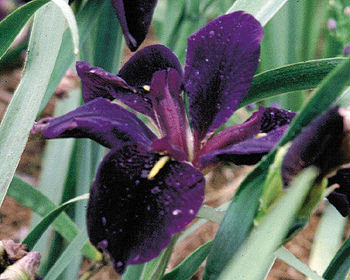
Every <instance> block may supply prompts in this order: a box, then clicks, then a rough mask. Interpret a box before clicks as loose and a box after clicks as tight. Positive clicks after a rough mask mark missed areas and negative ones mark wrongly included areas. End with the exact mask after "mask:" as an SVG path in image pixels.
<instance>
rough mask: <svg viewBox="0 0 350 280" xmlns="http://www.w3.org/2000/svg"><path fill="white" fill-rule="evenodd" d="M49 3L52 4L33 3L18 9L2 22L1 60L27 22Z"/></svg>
mask: <svg viewBox="0 0 350 280" xmlns="http://www.w3.org/2000/svg"><path fill="white" fill-rule="evenodd" d="M48 2H50V0H36V1H32V2H30V3H28V4H26V5H24V6H22V7H20V8H18V9H17V10H15V11H14V12H12V13H11V14H9V15H8V16H7V17H6V18H5V19H4V20H2V21H1V22H0V59H1V58H2V56H3V55H4V54H5V52H6V51H7V49H8V48H9V47H10V45H11V43H12V42H13V40H14V39H15V38H16V36H17V35H18V34H19V32H20V31H21V30H22V28H23V26H24V25H25V24H26V22H27V21H28V20H29V19H30V18H31V17H32V16H33V15H34V13H35V12H36V11H37V10H38V9H39V8H40V7H41V6H43V5H45V4H46V3H48Z"/></svg>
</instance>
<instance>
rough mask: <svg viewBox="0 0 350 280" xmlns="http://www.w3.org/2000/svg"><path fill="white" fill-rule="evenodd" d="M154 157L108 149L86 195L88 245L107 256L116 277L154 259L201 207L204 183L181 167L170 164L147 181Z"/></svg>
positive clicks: (184, 165)
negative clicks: (100, 250) (130, 266)
mask: <svg viewBox="0 0 350 280" xmlns="http://www.w3.org/2000/svg"><path fill="white" fill-rule="evenodd" d="M160 157H161V156H160V155H157V154H153V153H148V152H144V151H142V150H140V149H138V148H137V147H136V145H135V146H131V145H126V146H124V147H123V148H122V149H119V150H118V149H112V150H111V151H110V153H109V154H107V156H106V157H105V158H104V160H103V162H102V163H101V164H100V167H99V170H98V173H97V177H96V180H95V182H94V184H93V187H92V189H91V191H90V199H89V203H88V209H87V225H88V232H89V237H90V240H91V242H92V244H94V245H95V246H97V247H99V248H101V249H102V250H104V251H106V252H107V253H108V254H109V255H110V256H111V259H112V261H113V263H114V267H115V269H116V271H117V272H119V273H123V272H124V270H125V268H126V266H127V265H129V264H140V263H144V262H146V261H149V260H151V259H153V258H155V257H156V256H157V255H158V254H159V253H160V252H161V250H162V249H164V248H165V247H166V246H167V245H168V244H169V242H170V240H171V237H172V235H173V234H175V233H177V232H179V231H181V230H182V229H184V227H185V226H186V225H187V224H188V223H189V222H190V221H191V220H192V219H193V218H194V217H195V215H196V213H197V211H198V210H199V208H200V206H201V203H202V201H203V196H204V177H203V175H202V174H201V173H200V172H199V171H198V170H197V169H195V168H193V167H192V166H191V165H189V164H187V163H179V162H176V161H171V160H170V161H168V162H167V163H166V164H165V165H164V166H163V167H162V168H161V169H160V170H159V172H158V173H157V174H156V175H155V177H153V178H151V179H148V178H147V177H148V176H149V173H150V170H151V169H152V168H153V167H154V165H155V164H156V162H158V160H159V159H160Z"/></svg>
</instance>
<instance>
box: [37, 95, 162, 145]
mask: <svg viewBox="0 0 350 280" xmlns="http://www.w3.org/2000/svg"><path fill="white" fill-rule="evenodd" d="M33 132H34V133H37V132H41V133H42V134H43V136H44V137H46V138H66V137H75V138H85V137H86V138H91V139H93V140H95V141H96V142H98V143H100V144H102V145H104V146H106V147H108V148H111V147H115V146H120V145H122V144H123V143H129V142H130V143H139V144H142V145H144V146H146V147H147V146H150V145H151V144H152V141H153V140H155V138H156V136H155V135H154V134H153V133H152V132H151V131H150V130H149V129H148V128H147V126H146V125H145V124H144V123H143V122H142V121H141V120H140V119H138V118H137V117H136V115H135V114H133V113H131V112H129V111H127V110H125V109H124V108H122V107H120V106H119V105H117V104H114V103H111V102H110V101H109V100H108V99H105V98H102V97H100V98H97V99H95V100H93V101H90V102H88V103H86V104H84V105H82V106H80V107H79V108H77V109H75V110H74V111H72V112H69V113H68V114H65V115H63V116H60V117H58V118H46V119H42V120H40V121H39V122H38V123H36V124H35V126H34V128H33Z"/></svg>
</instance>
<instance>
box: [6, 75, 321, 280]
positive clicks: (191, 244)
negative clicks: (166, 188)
mask: <svg viewBox="0 0 350 280" xmlns="http://www.w3.org/2000/svg"><path fill="white" fill-rule="evenodd" d="M19 77H20V70H18V69H16V70H11V71H10V72H7V73H5V74H4V73H3V74H2V75H0V118H1V117H2V115H3V113H4V110H5V108H6V105H7V104H8V102H9V100H10V99H11V96H12V93H13V91H14V89H15V87H16V84H17V82H18V80H19ZM53 104H54V101H52V102H51V103H50V105H49V107H48V108H47V109H46V111H45V114H50V112H52V108H53V106H54V105H53ZM43 147H44V143H43V142H39V141H35V142H29V143H28V145H27V147H26V150H25V152H24V154H23V157H22V159H21V162H20V164H19V167H18V174H20V175H21V176H24V177H25V178H26V179H28V180H30V181H31V182H32V183H33V184H35V183H36V182H37V179H38V177H39V175H40V160H41V153H42V151H43ZM250 169H251V167H244V168H238V167H233V168H227V167H219V168H217V169H216V170H215V171H214V172H213V173H212V175H210V176H208V178H207V179H208V182H209V184H208V187H207V189H206V204H208V205H210V206H218V205H221V204H222V203H224V202H226V201H228V200H230V198H231V197H232V195H233V193H234V191H235V189H236V187H237V186H238V185H239V183H240V182H241V180H242V179H243V178H244V176H245V174H247V172H249V170H250ZM321 215H322V207H320V208H319V210H317V211H316V212H315V214H314V215H313V216H312V218H311V220H310V222H309V224H308V226H307V227H306V228H305V229H304V230H303V231H301V232H300V233H299V234H298V235H297V236H296V237H295V238H294V239H293V240H292V241H290V242H289V243H288V244H287V245H286V246H287V248H288V249H289V250H290V251H291V252H292V253H293V254H295V255H296V256H297V257H298V258H299V259H301V260H302V261H303V262H305V263H307V262H308V257H309V253H310V248H311V245H312V241H313V237H314V233H315V229H316V228H317V224H318V222H319V219H320V217H321ZM30 218H31V212H30V211H29V210H28V209H26V208H25V207H23V206H21V205H19V204H18V203H17V202H16V201H15V200H13V199H12V198H9V197H7V198H6V199H5V202H4V204H3V205H2V207H1V209H0V239H3V238H11V239H13V240H15V241H20V240H22V239H23V238H24V237H25V236H26V234H27V233H28V226H29V223H30ZM217 228H218V226H217V225H215V224H213V223H211V222H208V223H206V224H204V225H203V226H202V227H200V228H199V229H198V230H196V231H195V232H194V233H192V234H190V235H189V236H188V237H187V238H186V239H184V240H183V241H181V242H180V243H179V244H178V245H177V246H176V248H175V250H174V253H173V255H172V257H171V261H170V264H169V267H168V270H171V269H172V268H174V267H175V266H176V265H177V264H179V263H180V262H181V261H182V260H183V259H184V258H185V257H186V256H187V255H188V254H189V253H190V252H192V251H193V250H194V249H196V248H197V247H198V246H200V245H201V244H203V243H205V242H206V241H209V240H211V239H212V238H213V237H214V236H215V232H216V230H217ZM89 265H91V264H90V263H89V262H88V261H85V263H84V266H83V270H85V269H87V268H88V267H89ZM202 272H203V266H202V267H201V269H200V271H199V272H198V273H197V274H196V275H195V276H194V277H193V278H192V279H201V275H202ZM92 279H94V280H98V279H100V280H102V279H104V280H108V279H119V276H118V275H117V274H116V273H115V272H114V271H113V269H112V268H111V267H105V268H103V269H101V270H100V271H99V272H98V273H97V274H96V275H95V276H94V277H93V278H92ZM267 279H268V280H301V279H305V277H304V276H303V275H302V274H300V273H298V272H297V271H296V270H295V269H293V268H291V267H289V266H288V265H286V264H285V263H283V262H282V261H280V260H277V261H276V263H275V264H274V266H273V268H272V270H271V272H270V274H269V276H268V278H267Z"/></svg>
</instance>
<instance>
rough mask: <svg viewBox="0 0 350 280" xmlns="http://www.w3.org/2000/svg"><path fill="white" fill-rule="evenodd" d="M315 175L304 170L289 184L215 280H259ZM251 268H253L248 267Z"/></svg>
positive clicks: (311, 169) (309, 170)
mask: <svg viewBox="0 0 350 280" xmlns="http://www.w3.org/2000/svg"><path fill="white" fill-rule="evenodd" d="M317 174H318V172H317V171H316V169H315V168H312V167H310V168H308V169H306V170H304V171H302V172H301V173H300V175H298V176H297V178H295V180H293V182H292V183H291V187H290V188H289V189H288V191H287V193H286V194H285V195H284V196H283V197H282V199H281V200H280V201H279V202H278V203H277V204H276V206H275V208H273V209H272V210H271V212H269V213H268V214H267V215H266V217H265V219H264V220H263V221H262V223H261V224H260V225H259V226H258V227H257V228H256V229H255V230H254V231H252V232H251V234H250V235H249V237H248V239H247V241H246V242H245V244H244V245H243V246H242V247H241V248H240V250H239V251H238V252H237V254H235V257H233V258H232V259H231V260H230V261H229V262H228V264H227V266H226V267H225V269H224V271H223V272H222V273H221V274H220V277H219V279H220V280H225V279H232V278H233V277H234V279H242V280H243V279H263V278H264V276H265V274H266V271H267V270H268V268H269V266H270V264H271V263H270V259H271V257H273V254H274V252H275V251H276V249H277V248H278V247H279V245H280V244H281V242H282V241H283V239H284V238H285V236H286V234H287V233H288V230H289V226H290V225H291V224H292V222H293V221H294V218H295V216H296V214H297V212H298V210H299V209H300V207H301V205H302V203H303V202H304V199H305V197H306V195H307V193H308V192H309V190H310V188H311V186H312V183H313V181H314V179H315V178H316V176H317ZM252 264H254V265H252Z"/></svg>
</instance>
